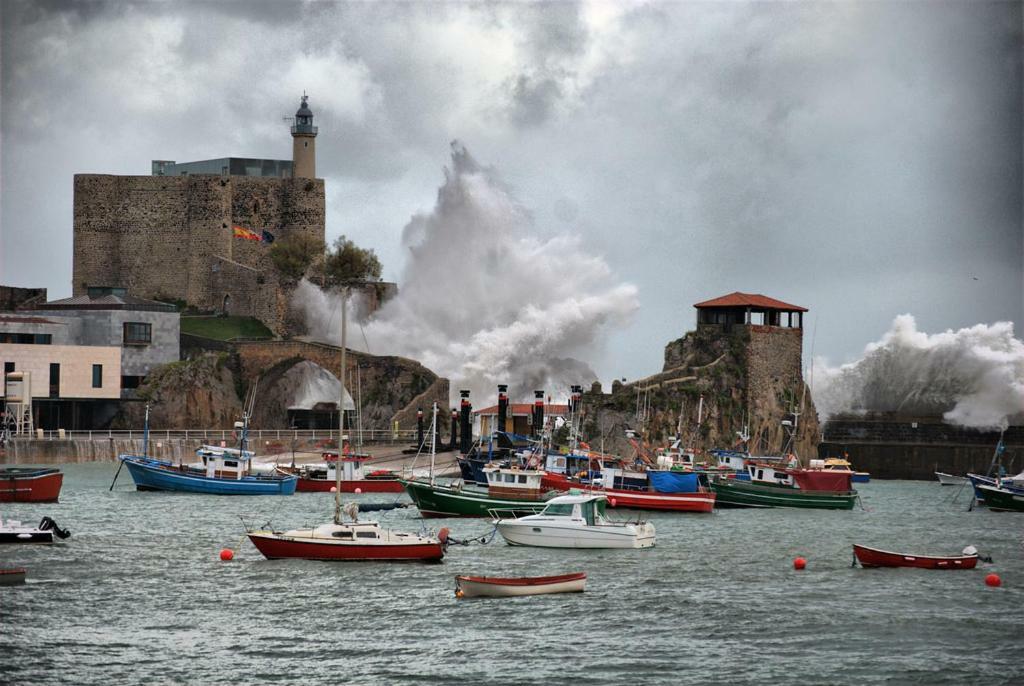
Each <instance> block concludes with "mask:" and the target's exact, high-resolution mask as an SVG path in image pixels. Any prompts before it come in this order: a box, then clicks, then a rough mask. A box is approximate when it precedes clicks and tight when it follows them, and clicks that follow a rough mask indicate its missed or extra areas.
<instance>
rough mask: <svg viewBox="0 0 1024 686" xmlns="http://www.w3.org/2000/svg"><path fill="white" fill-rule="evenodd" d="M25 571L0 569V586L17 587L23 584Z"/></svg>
mask: <svg viewBox="0 0 1024 686" xmlns="http://www.w3.org/2000/svg"><path fill="white" fill-rule="evenodd" d="M26 574H27V571H26V570H25V568H24V567H0V586H17V585H18V584H23V583H25V575H26Z"/></svg>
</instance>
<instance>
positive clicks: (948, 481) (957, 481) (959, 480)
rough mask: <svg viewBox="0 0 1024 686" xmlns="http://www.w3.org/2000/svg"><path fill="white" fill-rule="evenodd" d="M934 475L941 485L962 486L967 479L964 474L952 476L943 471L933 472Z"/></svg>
mask: <svg viewBox="0 0 1024 686" xmlns="http://www.w3.org/2000/svg"><path fill="white" fill-rule="evenodd" d="M935 476H936V478H937V479H938V480H939V484H940V485H941V486H962V485H964V484H966V483H967V482H968V481H969V479H968V478H967V477H966V476H954V475H953V474H946V473H945V472H935Z"/></svg>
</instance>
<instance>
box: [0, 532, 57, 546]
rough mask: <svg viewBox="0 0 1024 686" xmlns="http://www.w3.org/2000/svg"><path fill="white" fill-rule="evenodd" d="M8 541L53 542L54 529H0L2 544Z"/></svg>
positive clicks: (0, 542)
mask: <svg viewBox="0 0 1024 686" xmlns="http://www.w3.org/2000/svg"><path fill="white" fill-rule="evenodd" d="M6 543H53V532H52V531H38V530H31V531H30V530H25V531H0V544H6Z"/></svg>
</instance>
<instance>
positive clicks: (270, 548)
mask: <svg viewBox="0 0 1024 686" xmlns="http://www.w3.org/2000/svg"><path fill="white" fill-rule="evenodd" d="M347 299H348V298H347V293H343V294H342V299H341V374H340V378H341V398H340V401H339V403H338V411H339V415H340V416H339V422H338V428H339V431H338V436H339V439H338V440H339V445H344V441H345V439H346V438H347V437H346V436H345V402H344V400H345V369H346V366H345V344H346V319H347V314H348V313H347V307H346V304H347ZM434 416H435V420H436V416H437V403H434ZM434 436H435V434H434V433H433V432H431V443H433V440H434ZM341 474H342V470H340V469H335V470H334V478H335V490H334V519H333V520H332V521H331V522H328V523H326V524H320V525H318V526H314V527H311V528H308V529H289V530H286V531H275V530H247V531H246V535H248V537H249V540H250V541H252V544H253V545H254V546H256V548H257V549H258V550H259V551H260V552H261V553H263V556H264V557H266V558H267V559H270V560H273V559H281V558H300V559H306V560H366V561H370V560H380V561H385V560H418V561H422V562H440V561H441V559H442V558H443V557H444V552H445V548H446V547H447V542H448V530H447V529H441V530H440V531H439V532H438V535H437V536H420V535H416V534H407V533H399V532H396V531H391V530H389V529H383V528H381V526H380V525H379V524H378V523H377V522H360V521H359V506H358V504H357V503H349V504H348V505H346V506H345V507H344V508H342V505H341ZM343 511H344V513H345V514H347V515H348V517H349V519H350V521H348V522H346V521H344V519H343V517H342V513H343Z"/></svg>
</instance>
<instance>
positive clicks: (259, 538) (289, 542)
mask: <svg viewBox="0 0 1024 686" xmlns="http://www.w3.org/2000/svg"><path fill="white" fill-rule="evenodd" d="M247 535H248V537H249V540H250V541H252V543H253V545H255V546H256V548H257V549H258V550H259V551H260V552H261V553H263V556H264V557H266V558H267V559H268V560H276V559H281V558H299V559H305V560H364V561H373V560H377V561H386V560H416V561H421V562H440V561H441V558H443V557H444V549H445V546H446V543H447V540H448V530H447V529H441V531H440V532H439V533H438V535H437V536H417V535H416V534H406V533H398V532H394V531H391V530H389V529H382V528H381V527H380V525H379V524H377V522H359V521H352V522H347V523H346V522H340V523H330V524H321V525H320V526H317V527H315V528H312V529H292V530H290V531H249V532H247Z"/></svg>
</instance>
